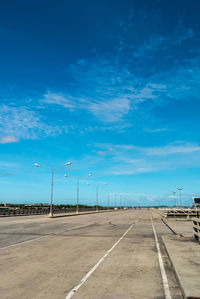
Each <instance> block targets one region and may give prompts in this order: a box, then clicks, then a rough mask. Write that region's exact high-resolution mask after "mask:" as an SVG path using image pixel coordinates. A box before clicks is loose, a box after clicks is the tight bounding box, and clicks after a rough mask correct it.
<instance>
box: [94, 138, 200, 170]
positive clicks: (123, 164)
mask: <svg viewBox="0 0 200 299" xmlns="http://www.w3.org/2000/svg"><path fill="white" fill-rule="evenodd" d="M95 147H96V148H97V150H101V149H103V151H104V152H105V153H106V155H105V159H109V165H110V166H108V168H107V170H106V172H107V173H108V174H114V175H131V174H140V173H148V172H157V171H166V170H170V169H176V168H196V167H200V155H199V152H200V145H199V144H196V143H190V142H174V143H171V144H168V145H163V146H160V147H140V146H135V145H130V144H121V145H119V144H109V143H108V144H96V145H95ZM110 148H112V149H114V151H112V152H110V151H109V149H110ZM97 150H96V151H97ZM107 162H108V160H107ZM104 165H106V161H105V162H104Z"/></svg>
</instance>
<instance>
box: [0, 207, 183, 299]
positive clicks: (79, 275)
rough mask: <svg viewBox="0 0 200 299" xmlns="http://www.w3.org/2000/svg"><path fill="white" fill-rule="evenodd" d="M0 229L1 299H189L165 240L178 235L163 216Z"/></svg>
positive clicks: (28, 221) (8, 223) (87, 218)
mask: <svg viewBox="0 0 200 299" xmlns="http://www.w3.org/2000/svg"><path fill="white" fill-rule="evenodd" d="M0 227H1V230H0V294H1V295H0V298H1V299H5V298H6V299H8V298H9V299H10V298H13V299H14V298H15V299H16V298H20V299H25V298H29V299H32V298H38V299H39V298H48V299H61V298H62V299H65V298H66V299H69V298H72V297H73V298H74V299H77V298H80V299H84V298H87V299H94V298H106V299H107V298H108V299H116V298H123V299H126V298H148V299H150V298H157V299H158V298H169V299H170V298H176V299H178V298H182V295H181V292H180V290H179V287H178V284H177V281H176V279H175V276H174V273H173V270H172V269H171V266H170V263H169V261H168V257H167V254H166V253H165V251H164V248H163V245H162V240H161V238H160V236H161V235H167V234H168V235H169V234H172V232H171V231H170V230H169V228H167V227H166V226H165V225H164V224H163V222H162V221H160V217H159V215H158V213H157V212H156V211H152V210H147V209H142V210H123V211H114V212H108V213H98V214H90V215H81V216H76V217H66V218H65V217H64V218H53V219H49V218H45V217H44V216H28V217H24V216H22V217H10V218H1V219H0ZM162 263H163V264H162ZM166 279H167V281H166ZM163 282H164V283H163Z"/></svg>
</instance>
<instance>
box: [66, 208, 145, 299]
mask: <svg viewBox="0 0 200 299" xmlns="http://www.w3.org/2000/svg"><path fill="white" fill-rule="evenodd" d="M142 215H143V214H142ZM142 215H141V216H140V217H139V219H138V220H136V221H135V222H134V223H133V224H131V226H130V227H129V228H128V229H127V230H126V231H125V233H124V234H123V235H122V236H121V237H120V238H119V239H118V241H117V242H116V243H115V244H114V245H113V246H112V247H111V248H110V249H109V250H108V251H107V252H106V253H105V254H104V256H103V257H102V258H101V259H100V260H99V261H98V263H97V264H96V265H95V266H94V267H93V268H92V269H91V270H90V271H89V272H88V273H87V274H86V275H85V276H84V277H83V278H82V279H81V281H80V282H79V283H78V285H77V286H76V287H74V288H73V289H72V290H71V291H70V292H69V293H68V294H67V296H66V299H70V298H72V296H73V295H74V294H75V293H76V292H77V291H78V289H79V288H80V287H81V286H82V285H83V284H84V283H85V282H86V280H87V279H88V278H89V277H90V275H91V274H92V273H93V272H94V271H95V270H96V269H97V268H98V267H99V265H100V264H101V263H102V262H103V261H104V259H105V258H106V257H107V256H108V255H109V253H111V251H112V250H113V249H114V248H115V247H116V246H117V245H118V244H119V242H120V241H121V240H122V239H123V238H124V237H125V236H126V235H127V234H128V232H129V231H130V230H131V229H132V228H133V226H134V225H135V224H136V223H137V222H138V221H139V220H140V218H141V217H142Z"/></svg>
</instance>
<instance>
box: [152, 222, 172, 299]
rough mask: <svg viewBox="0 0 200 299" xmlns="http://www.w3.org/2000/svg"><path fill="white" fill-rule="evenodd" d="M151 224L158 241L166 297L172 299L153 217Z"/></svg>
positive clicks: (157, 246)
mask: <svg viewBox="0 0 200 299" xmlns="http://www.w3.org/2000/svg"><path fill="white" fill-rule="evenodd" d="M151 225H152V228H153V233H154V237H155V241H156V248H157V253H158V260H159V265H160V272H161V275H162V281H163V287H164V292H165V299H171V298H172V297H171V294H170V290H169V283H168V279H167V274H166V272H165V267H164V263H163V259H162V254H161V251H160V245H159V242H158V238H157V234H156V230H155V227H154V225H153V220H152V217H151Z"/></svg>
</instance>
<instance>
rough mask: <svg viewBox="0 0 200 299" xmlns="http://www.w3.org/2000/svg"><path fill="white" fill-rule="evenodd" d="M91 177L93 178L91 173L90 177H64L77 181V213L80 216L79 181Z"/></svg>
mask: <svg viewBox="0 0 200 299" xmlns="http://www.w3.org/2000/svg"><path fill="white" fill-rule="evenodd" d="M90 176H92V174H91V173H89V174H88V175H85V176H82V177H77V178H76V177H70V176H68V175H66V174H65V175H64V177H66V178H72V179H75V180H76V213H77V214H78V213H79V189H80V188H79V181H80V180H81V179H84V178H87V177H90Z"/></svg>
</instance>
